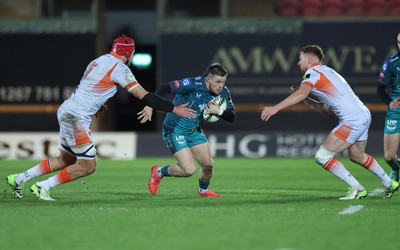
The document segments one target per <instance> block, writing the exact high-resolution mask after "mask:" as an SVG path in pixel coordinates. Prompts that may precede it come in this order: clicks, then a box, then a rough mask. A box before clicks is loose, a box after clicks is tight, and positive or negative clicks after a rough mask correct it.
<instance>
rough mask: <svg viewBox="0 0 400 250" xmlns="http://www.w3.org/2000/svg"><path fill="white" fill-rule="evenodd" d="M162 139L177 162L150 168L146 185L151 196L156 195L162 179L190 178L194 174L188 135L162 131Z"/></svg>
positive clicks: (193, 162) (194, 166)
mask: <svg viewBox="0 0 400 250" xmlns="http://www.w3.org/2000/svg"><path fill="white" fill-rule="evenodd" d="M163 139H164V141H165V143H166V145H167V147H168V149H169V150H170V151H171V153H172V154H173V155H174V157H175V159H176V161H177V162H176V163H173V164H170V165H166V166H157V165H154V166H153V167H152V168H151V172H150V179H149V182H148V184H147V185H148V188H149V190H150V192H151V193H152V194H153V195H155V194H156V193H157V190H158V186H159V185H160V183H161V181H162V178H163V177H166V176H173V177H190V176H192V175H193V174H194V173H195V172H196V163H195V161H194V158H193V155H192V152H191V150H190V145H189V144H188V141H190V135H181V134H178V133H174V132H173V131H169V130H165V129H163Z"/></svg>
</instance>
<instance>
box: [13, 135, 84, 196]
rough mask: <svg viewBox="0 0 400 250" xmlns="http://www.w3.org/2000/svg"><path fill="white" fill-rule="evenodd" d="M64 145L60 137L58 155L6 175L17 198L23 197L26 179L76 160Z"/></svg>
mask: <svg viewBox="0 0 400 250" xmlns="http://www.w3.org/2000/svg"><path fill="white" fill-rule="evenodd" d="M66 145H67V143H66V141H65V140H64V139H63V138H61V147H60V155H59V156H58V157H53V158H49V159H45V160H43V161H41V162H40V163H38V164H36V165H35V166H33V167H31V168H30V169H28V170H26V171H24V172H22V173H19V174H13V175H9V176H7V178H6V179H7V183H8V184H9V185H10V186H11V187H12V189H13V192H14V194H15V196H16V197H17V198H23V193H22V187H23V185H24V184H25V183H26V182H27V181H29V180H31V179H33V178H35V177H38V176H42V175H45V174H48V173H52V172H55V171H58V170H60V169H63V168H65V167H67V166H69V165H71V164H74V163H75V162H76V157H75V155H74V154H73V153H71V152H68V151H67V150H66V149H65V148H66V147H67V146H66Z"/></svg>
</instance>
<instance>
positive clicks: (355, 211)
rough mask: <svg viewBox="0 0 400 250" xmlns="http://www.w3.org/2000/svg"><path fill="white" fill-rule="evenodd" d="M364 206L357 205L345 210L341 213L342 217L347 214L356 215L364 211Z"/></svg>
mask: <svg viewBox="0 0 400 250" xmlns="http://www.w3.org/2000/svg"><path fill="white" fill-rule="evenodd" d="M363 208H364V206H363V205H356V206H350V207H348V208H345V209H343V210H342V211H340V212H339V214H340V215H346V214H354V213H357V212H358V211H360V210H361V209H363Z"/></svg>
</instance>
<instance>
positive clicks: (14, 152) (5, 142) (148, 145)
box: [0, 131, 383, 160]
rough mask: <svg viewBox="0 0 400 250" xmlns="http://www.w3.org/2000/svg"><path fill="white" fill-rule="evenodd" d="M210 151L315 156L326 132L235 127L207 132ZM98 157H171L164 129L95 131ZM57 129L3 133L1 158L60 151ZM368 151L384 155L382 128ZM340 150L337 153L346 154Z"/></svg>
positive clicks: (250, 155)
mask: <svg viewBox="0 0 400 250" xmlns="http://www.w3.org/2000/svg"><path fill="white" fill-rule="evenodd" d="M206 134H207V138H208V141H209V143H210V147H211V152H212V154H213V155H214V156H216V157H227V158H233V157H244V158H265V157H285V158H297V157H314V154H315V152H316V151H317V150H318V148H319V146H320V145H321V144H322V143H323V141H324V140H325V138H326V136H327V133H316V132H313V133H311V132H307V133H305V132H273V133H268V132H264V131H246V132H243V131H236V132H230V133H226V132H221V133H215V132H214V133H211V132H210V133H207V132H206ZM93 138H94V143H95V146H96V149H97V153H98V154H97V157H98V158H102V159H135V158H137V157H172V155H171V153H170V152H169V150H168V149H167V147H166V146H165V143H164V141H163V139H162V136H161V133H159V132H157V133H134V132H131V133H117V132H115V133H106V132H99V133H94V134H93ZM59 146H60V142H59V137H58V133H56V132H52V133H22V132H21V133H18V132H15V133H0V160H6V159H7V160H13V159H35V160H40V159H43V158H48V157H53V156H57V155H58V148H59ZM367 152H368V153H369V154H371V155H373V156H376V157H377V156H382V155H383V133H382V131H370V133H369V138H368V145H367ZM344 155H346V152H344V154H338V156H344Z"/></svg>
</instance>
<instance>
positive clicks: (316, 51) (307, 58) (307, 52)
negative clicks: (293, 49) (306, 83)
mask: <svg viewBox="0 0 400 250" xmlns="http://www.w3.org/2000/svg"><path fill="white" fill-rule="evenodd" d="M299 54H300V55H299V63H298V65H299V68H300V71H301V72H302V73H305V72H306V71H307V70H308V69H309V68H310V67H311V66H312V65H313V64H314V63H317V62H321V61H322V59H324V57H325V56H324V51H323V50H322V49H321V47H320V46H318V45H308V46H305V47H303V48H301V49H300V50H299Z"/></svg>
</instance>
